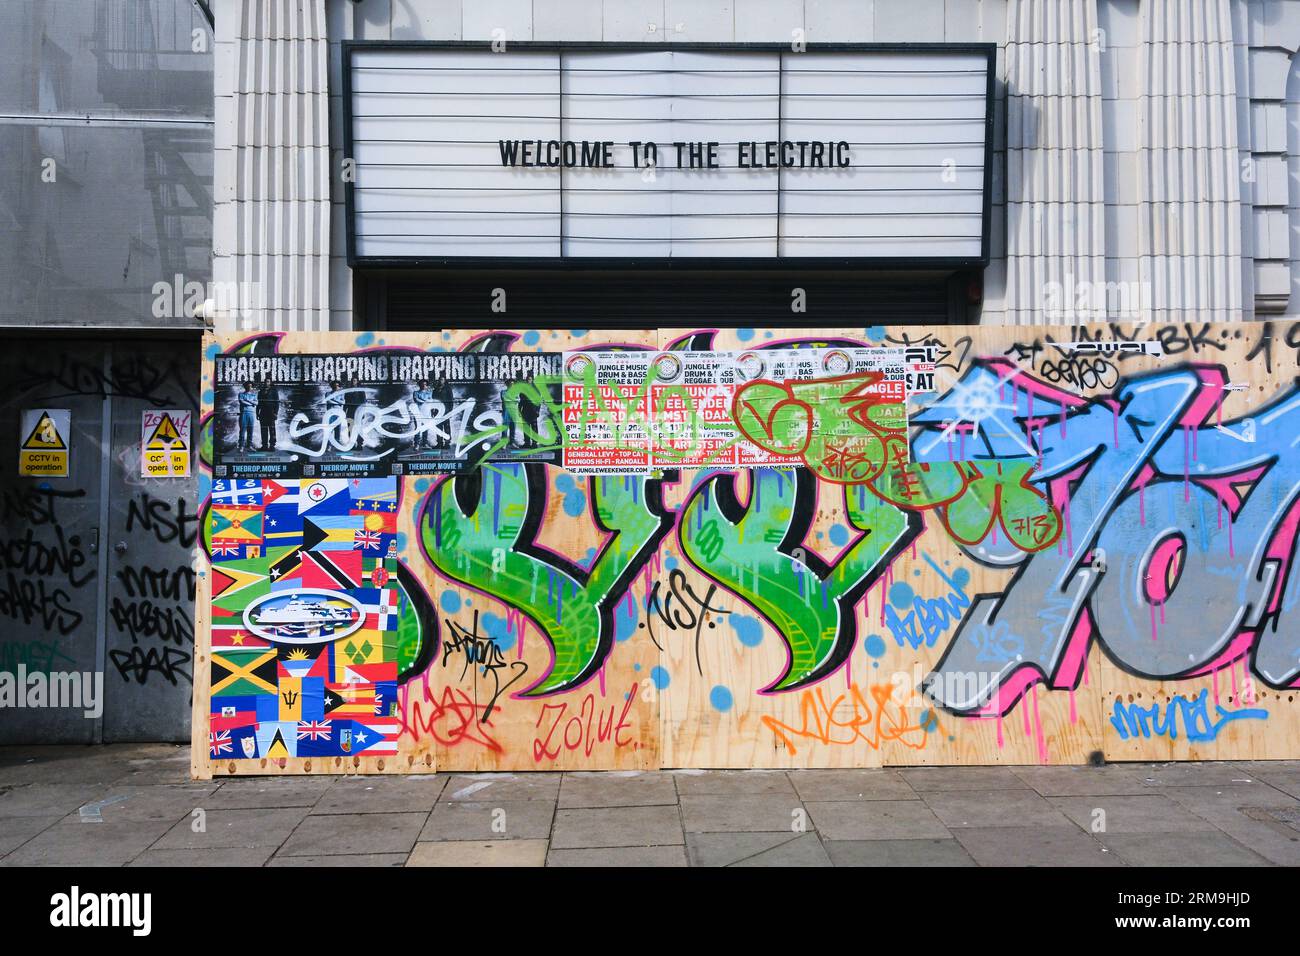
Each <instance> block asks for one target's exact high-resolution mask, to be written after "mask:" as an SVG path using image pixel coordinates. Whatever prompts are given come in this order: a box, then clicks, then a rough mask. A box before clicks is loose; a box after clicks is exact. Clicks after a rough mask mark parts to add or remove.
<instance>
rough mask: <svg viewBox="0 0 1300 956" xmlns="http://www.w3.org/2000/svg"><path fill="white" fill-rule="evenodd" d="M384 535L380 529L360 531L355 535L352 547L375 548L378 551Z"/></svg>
mask: <svg viewBox="0 0 1300 956" xmlns="http://www.w3.org/2000/svg"><path fill="white" fill-rule="evenodd" d="M382 537H383V536H382V535H381V534H380V533H379V532H378V531H358V532H357V533H356V535H355V536H354V537H353V541H354V542H355V543H354V544H353V545H352V549H353V550H354V551H355V550H357V549H358V548H360V549H361V550H363V551H364V550H368V549H370V548H374V549H375V550H376V551H378V550H379V545H380V540H381V539H382Z"/></svg>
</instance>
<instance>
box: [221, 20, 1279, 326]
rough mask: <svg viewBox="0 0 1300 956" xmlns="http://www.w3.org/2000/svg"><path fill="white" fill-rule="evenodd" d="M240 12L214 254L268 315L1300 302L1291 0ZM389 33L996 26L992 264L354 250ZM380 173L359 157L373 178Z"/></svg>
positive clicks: (1258, 311)
mask: <svg viewBox="0 0 1300 956" xmlns="http://www.w3.org/2000/svg"><path fill="white" fill-rule="evenodd" d="M223 12H224V15H222V13H223ZM217 13H218V16H217V21H218V22H217V28H216V29H217V40H218V42H217V78H216V87H217V88H216V102H217V108H216V116H217V129H216V155H217V160H216V196H215V217H214V252H215V258H214V269H215V275H216V276H217V277H218V278H219V279H220V280H223V281H228V282H238V283H257V284H258V285H259V288H260V291H261V292H264V293H265V298H264V304H263V309H262V311H259V312H258V314H257V315H256V316H255V317H254V318H252V319H251V320H249V321H250V324H251V326H255V327H265V328H270V329H304V330H310V329H320V330H324V329H336V330H337V329H357V330H366V329H382V328H415V327H427V326H430V325H432V326H433V327H438V326H440V325H442V324H449V325H450V324H458V325H490V324H492V323H493V321H494V313H493V312H492V311H491V308H492V295H493V290H496V289H502V288H504V289H506V290H507V292H509V291H510V290H511V289H512V288H513V289H514V290H517V291H518V292H519V293H520V294H519V296H518V297H517V298H518V301H519V306H518V307H515V306H513V305H512V306H511V307H510V308H511V311H512V323H511V324H514V325H516V326H522V325H530V324H532V325H539V324H554V323H555V322H556V321H563V320H562V318H560V316H561V315H569V316H571V317H572V320H573V321H574V322H577V323H578V324H584V325H589V324H591V320H592V318H593V317H595V316H598V315H602V314H604V315H609V316H610V318H611V319H612V320H615V321H621V320H623V319H628V320H631V319H637V320H640V321H646V320H650V319H653V318H655V316H656V315H659V316H660V317H661V318H663V319H664V320H665V321H669V320H671V319H673V317H674V316H676V318H677V319H678V320H681V319H682V318H683V317H684V316H692V315H696V314H703V313H704V312H708V311H710V310H711V311H712V313H713V314H714V315H718V314H719V310H721V312H722V313H724V314H723V315H722V316H720V317H719V318H718V321H720V322H723V323H724V324H727V323H729V322H731V323H732V324H734V323H736V322H739V321H740V319H739V317H738V316H726V315H725V313H726V311H727V309H728V303H732V305H733V308H734V311H736V312H737V313H739V312H742V311H743V312H745V313H746V314H749V315H750V316H751V317H752V316H759V317H762V318H765V319H769V318H775V317H779V316H781V315H782V314H785V315H789V312H790V308H789V303H790V298H791V294H790V293H791V289H792V288H796V287H797V288H802V289H804V290H805V291H806V293H807V295H806V307H807V312H806V313H803V314H797V315H795V316H794V319H795V320H796V321H806V322H809V323H812V324H823V325H824V324H826V323H827V322H831V323H832V324H833V322H834V321H835V320H836V319H837V318H842V317H843V316H844V315H845V314H846V312H847V311H848V310H856V312H857V313H858V314H859V316H860V317H864V318H868V319H874V320H878V321H903V322H906V321H909V320H911V321H934V319H935V317H936V315H941V316H946V318H947V320H948V321H970V322H980V323H1013V324H1046V323H1052V322H1057V323H1060V322H1071V321H1095V320H1106V319H1110V320H1116V321H1128V322H1135V321H1136V322H1144V321H1189V320H1199V321H1211V320H1227V321H1236V320H1247V319H1255V318H1269V317H1274V316H1277V317H1285V316H1288V315H1292V314H1293V313H1294V311H1295V310H1296V309H1300V300H1297V299H1296V297H1295V296H1294V295H1293V287H1294V286H1295V283H1296V275H1297V268H1298V267H1297V265H1296V258H1297V255H1300V253H1298V252H1297V250H1295V248H1294V246H1295V240H1294V239H1293V238H1292V234H1293V228H1294V227H1293V223H1294V220H1295V215H1296V213H1295V208H1294V207H1295V205H1296V202H1297V199H1296V194H1297V189H1298V188H1300V187H1298V186H1297V181H1296V166H1295V160H1294V159H1293V158H1292V157H1293V154H1294V153H1295V149H1294V146H1293V144H1292V143H1291V140H1292V139H1293V138H1294V137H1295V136H1296V135H1297V134H1296V128H1297V127H1296V122H1295V119H1296V116H1297V109H1300V107H1297V105H1296V104H1295V103H1294V102H1293V99H1294V97H1295V96H1296V91H1295V84H1294V83H1293V82H1292V77H1293V74H1294V72H1295V70H1294V67H1293V59H1292V58H1293V54H1294V52H1295V50H1296V48H1297V46H1298V45H1300V7H1298V6H1297V4H1295V3H1292V2H1283V0H1278V2H1262V0H1261V2H1248V0H1235V2H1234V0H1169V2H1139V0H917V2H911V0H874V2H866V0H765V2H760V0H752V2H745V0H717V2H705V0H701V2H680V3H678V2H673V0H649V2H643V0H628V2H622V0H570V2H539V0H538V2H534V0H498V2H485V3H472V4H462V3H459V2H448V0H362V2H359V3H354V2H340V3H333V2H316V3H255V2H252V0H248V2H232V3H229V4H221V5H219V6H218V8H217ZM371 41H377V42H379V43H392V42H394V41H400V42H408V43H411V42H414V43H420V42H428V43H434V44H441V43H447V42H448V41H462V42H469V43H477V44H479V45H480V46H481V47H482V48H483V49H484V50H486V49H490V48H492V45H493V44H494V43H495V44H497V45H498V47H500V48H501V49H500V52H505V51H508V50H509V49H510V47H511V44H520V45H521V47H519V48H521V49H522V48H527V45H528V44H542V45H545V44H552V43H555V44H597V45H599V44H608V45H611V47H610V48H611V49H613V48H614V45H617V46H618V48H619V49H623V48H624V47H623V45H626V44H640V45H644V46H645V48H646V49H651V50H652V49H655V48H656V47H658V48H663V49H680V48H681V47H682V46H683V45H686V44H717V45H720V47H719V49H721V48H725V47H726V46H727V45H732V44H734V45H737V46H736V49H741V48H743V47H744V46H745V45H753V44H768V45H771V46H772V48H779V47H781V46H784V45H789V46H790V49H791V50H792V51H796V52H792V53H790V54H788V55H787V57H786V60H787V62H789V61H792V60H796V59H797V56H798V55H799V54H798V52H797V51H798V50H800V49H805V50H808V51H811V52H813V53H816V51H817V49H818V47H817V45H818V44H864V45H868V47H869V46H870V45H873V44H874V45H893V44H904V45H909V44H926V43H943V44H956V45H963V44H966V45H969V44H993V45H995V47H996V65H995V69H994V90H993V97H992V111H993V120H994V128H993V134H992V159H991V164H990V165H991V184H990V195H989V196H988V201H989V219H990V221H989V224H988V225H989V231H990V236H991V244H990V248H989V250H988V257H987V265H985V266H983V267H977V268H973V269H972V268H965V269H957V270H948V271H946V272H944V273H942V274H938V275H935V274H932V273H930V272H927V270H925V269H923V268H921V267H920V266H919V264H913V266H912V267H911V268H908V264H907V263H906V261H903V262H902V263H901V264H900V263H899V262H897V261H895V262H891V263H890V267H889V268H887V269H886V268H881V267H879V266H873V265H872V264H870V263H866V264H865V266H866V268H853V269H848V270H818V271H812V272H810V271H807V270H801V269H799V268H792V266H794V267H797V266H798V265H799V263H797V262H790V261H781V262H775V263H773V262H769V263H767V264H766V267H765V268H764V269H761V270H758V271H757V272H754V271H750V272H742V273H739V274H733V273H725V272H724V271H722V270H717V271H715V272H714V274H712V275H703V274H701V273H700V272H699V271H698V270H693V269H692V270H685V269H681V268H677V269H676V270H675V271H672V272H671V274H672V275H673V281H672V282H671V283H666V282H663V281H661V280H662V278H663V276H665V275H668V274H669V270H656V269H653V268H652V269H649V270H640V271H635V272H628V271H626V270H621V269H619V268H616V266H617V265H618V263H615V264H612V265H611V264H610V263H604V264H602V265H601V266H600V267H599V268H597V269H593V270H590V271H589V272H585V273H584V279H588V278H589V279H590V284H589V285H588V286H587V292H586V293H585V294H584V295H583V296H582V297H576V296H574V295H570V294H566V293H565V291H564V289H565V288H566V287H565V286H564V285H563V284H556V282H555V278H554V276H555V273H554V272H549V271H548V270H545V269H543V270H533V269H530V270H528V271H526V272H523V273H521V272H519V271H518V270H517V269H516V268H515V266H516V265H517V264H520V263H518V262H517V260H516V261H515V262H503V263H502V264H501V265H500V266H498V267H497V268H495V269H492V268H489V269H486V270H485V269H483V268H481V267H476V268H475V269H473V270H469V269H464V268H458V267H457V264H456V263H455V262H452V263H446V262H439V263H436V264H433V263H428V264H426V266H425V267H423V268H416V269H410V268H403V269H401V270H397V271H392V270H384V269H378V268H374V267H372V266H370V265H366V264H358V263H356V262H355V261H354V262H351V263H350V262H349V256H348V232H349V221H348V217H349V211H348V206H347V204H346V192H347V189H346V187H347V184H348V176H349V162H348V161H349V160H350V159H351V160H355V159H356V158H355V157H349V156H348V155H347V149H346V141H345V135H346V130H345V128H344V126H345V109H347V108H350V106H351V105H352V104H350V103H348V102H345V101H346V100H347V99H348V96H347V91H348V83H349V81H350V79H351V77H350V76H348V75H346V74H347V73H348V72H349V71H348V70H347V69H345V50H346V49H347V48H348V47H349V46H350V45H351V44H365V43H367V42H371ZM354 49H355V48H354ZM371 155H372V156H374V155H375V153H374V152H373V151H372V152H371ZM380 161H383V160H382V159H381V160H380ZM354 168H355V167H354ZM365 174H366V168H365V163H361V168H360V169H359V170H358V171H357V175H358V176H359V179H360V181H362V182H364V177H365ZM905 253H906V250H904V254H903V255H902V256H900V258H901V259H903V260H906V258H907V256H906V254H905ZM665 265H666V264H665ZM673 265H680V264H677V263H674V264H673ZM900 265H901V268H900ZM569 287H570V288H571V284H570V286H569ZM651 290H653V291H651ZM741 290H744V291H743V292H742V291H741ZM557 302H558V303H559V304H560V305H559V307H558V308H557ZM647 302H649V303H650V304H648V305H647ZM693 304H694V305H693ZM696 308H698V309H699V312H698V313H697V312H695V311H694V310H695V309H696ZM682 310H686V312H685V313H684V312H683V311H682ZM544 320H550V321H549V322H547V321H544ZM495 321H496V322H497V323H498V324H499V323H500V316H499V315H497V316H496V318H495Z"/></svg>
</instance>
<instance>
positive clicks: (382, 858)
mask: <svg viewBox="0 0 1300 956" xmlns="http://www.w3.org/2000/svg"><path fill="white" fill-rule="evenodd" d="M407 855H408V854H406V853H339V854H331V855H329V856H273V857H271V859H270V861H269V862H268V863H267V864H266V865H267V866H274V867H281V866H348V867H357V868H361V867H367V866H405V865H406V857H407Z"/></svg>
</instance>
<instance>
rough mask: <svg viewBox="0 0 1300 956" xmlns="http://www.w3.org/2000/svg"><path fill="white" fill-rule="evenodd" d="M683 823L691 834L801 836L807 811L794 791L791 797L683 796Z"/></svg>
mask: <svg viewBox="0 0 1300 956" xmlns="http://www.w3.org/2000/svg"><path fill="white" fill-rule="evenodd" d="M681 801H682V802H681V806H682V820H683V821H684V822H685V824H686V829H687V830H688V831H689V832H691V833H710V832H715V833H716V832H735V831H741V830H761V831H769V832H776V831H779V830H785V831H787V832H789V833H795V832H798V831H797V830H796V829H795V826H796V825H797V824H798V823H800V821H801V818H802V817H803V815H804V813H806V810H805V808H804V806H803V804H802V803H801V802H800V801H799V797H798V795H797V794H796V793H795V792H794V788H791V790H790V793H789V794H782V793H762V794H698V795H690V796H687V795H685V794H683V795H682V798H681ZM796 811H804V813H798V814H797V813H796Z"/></svg>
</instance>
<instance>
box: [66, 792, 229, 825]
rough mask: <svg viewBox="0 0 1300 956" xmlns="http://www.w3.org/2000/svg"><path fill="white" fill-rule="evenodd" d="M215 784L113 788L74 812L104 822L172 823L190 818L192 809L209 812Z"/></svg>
mask: <svg viewBox="0 0 1300 956" xmlns="http://www.w3.org/2000/svg"><path fill="white" fill-rule="evenodd" d="M216 790H217V785H216V784H196V783H182V784H155V785H151V786H125V787H124V786H121V785H120V784H119V783H114V784H113V786H111V787H109V788H107V789H105V790H102V791H101V793H100V795H99V796H97V797H96V798H94V799H91V800H87V801H86V802H84V803H83V804H81V806H79V807H77V809H76V810H75V811H74V812H75V813H76V815H77V816H78V817H79V818H81V819H93V818H95V817H99V818H100V819H101V820H103V821H104V822H105V823H117V822H120V821H124V820H134V821H143V820H171V821H173V822H175V821H177V820H180V819H181V818H190V817H191V815H192V814H193V813H194V811H195V810H199V809H202V810H204V811H205V812H206V810H207V809H208V800H209V798H210V797H211V796H212V794H213V793H215V792H216Z"/></svg>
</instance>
